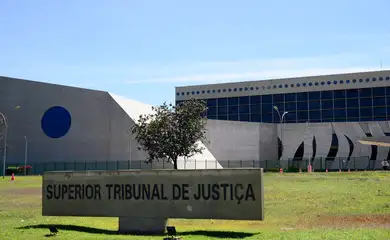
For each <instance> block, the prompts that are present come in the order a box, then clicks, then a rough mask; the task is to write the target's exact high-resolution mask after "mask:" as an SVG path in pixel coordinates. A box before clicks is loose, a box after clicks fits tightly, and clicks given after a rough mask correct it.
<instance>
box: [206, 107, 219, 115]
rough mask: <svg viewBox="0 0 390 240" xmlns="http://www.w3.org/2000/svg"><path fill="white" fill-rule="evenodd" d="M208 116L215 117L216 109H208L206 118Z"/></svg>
mask: <svg viewBox="0 0 390 240" xmlns="http://www.w3.org/2000/svg"><path fill="white" fill-rule="evenodd" d="M209 115H217V108H216V107H209V108H208V109H207V116H209Z"/></svg>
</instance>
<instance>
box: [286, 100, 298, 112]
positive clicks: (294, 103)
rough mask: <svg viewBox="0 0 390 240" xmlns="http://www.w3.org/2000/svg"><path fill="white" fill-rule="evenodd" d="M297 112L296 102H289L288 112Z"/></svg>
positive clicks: (287, 105) (287, 104)
mask: <svg viewBox="0 0 390 240" xmlns="http://www.w3.org/2000/svg"><path fill="white" fill-rule="evenodd" d="M296 110H297V103H296V102H288V103H286V111H289V112H290V111H296Z"/></svg>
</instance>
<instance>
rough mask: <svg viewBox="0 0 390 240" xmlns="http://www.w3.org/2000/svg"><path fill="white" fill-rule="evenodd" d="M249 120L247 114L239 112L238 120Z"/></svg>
mask: <svg viewBox="0 0 390 240" xmlns="http://www.w3.org/2000/svg"><path fill="white" fill-rule="evenodd" d="M249 120H250V117H249V114H240V121H243V122H249Z"/></svg>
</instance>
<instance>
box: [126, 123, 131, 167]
mask: <svg viewBox="0 0 390 240" xmlns="http://www.w3.org/2000/svg"><path fill="white" fill-rule="evenodd" d="M127 134H128V135H129V168H130V169H131V160H132V159H131V129H130V130H128V131H127Z"/></svg>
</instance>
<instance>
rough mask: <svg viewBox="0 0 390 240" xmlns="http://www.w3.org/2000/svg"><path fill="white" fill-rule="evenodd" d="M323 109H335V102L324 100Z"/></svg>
mask: <svg viewBox="0 0 390 240" xmlns="http://www.w3.org/2000/svg"><path fill="white" fill-rule="evenodd" d="M322 109H333V100H322Z"/></svg>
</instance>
